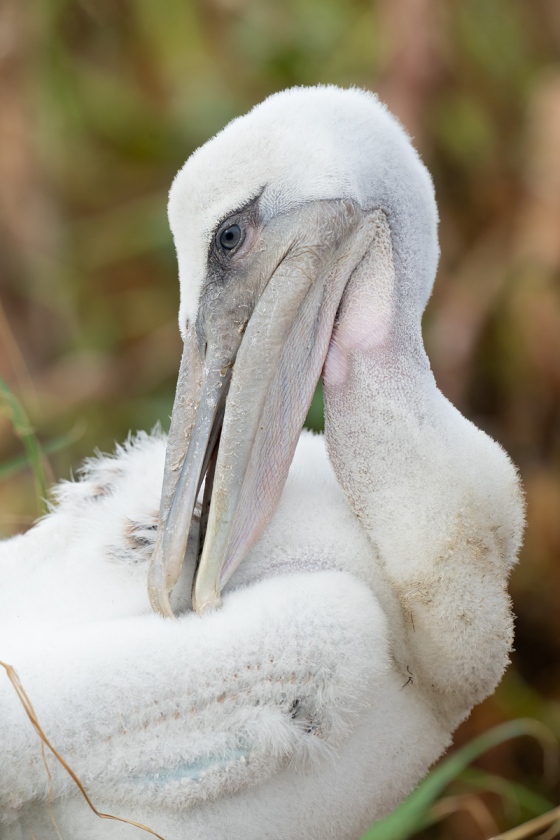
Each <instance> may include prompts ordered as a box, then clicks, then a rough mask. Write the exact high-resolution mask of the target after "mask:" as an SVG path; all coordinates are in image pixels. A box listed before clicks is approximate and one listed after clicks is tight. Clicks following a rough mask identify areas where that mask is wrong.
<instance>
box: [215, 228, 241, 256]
mask: <svg viewBox="0 0 560 840" xmlns="http://www.w3.org/2000/svg"><path fill="white" fill-rule="evenodd" d="M219 241H220V245H221V246H222V248H224V250H226V251H233V249H234V248H235V247H236V246H237V245H239V243H240V242H241V228H240V227H239V225H230V227H228V228H226V229H225V230H223V231H222V232H221V233H220V236H219Z"/></svg>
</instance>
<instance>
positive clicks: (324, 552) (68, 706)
mask: <svg viewBox="0 0 560 840" xmlns="http://www.w3.org/2000/svg"><path fill="white" fill-rule="evenodd" d="M169 219H170V224H171V228H172V231H173V235H174V238H175V243H176V248H177V254H178V261H179V273H180V285H181V306H180V316H179V322H180V329H181V332H182V336H183V339H184V347H185V349H184V355H183V360H182V364H181V370H180V374H179V382H178V387H177V396H176V400H175V405H174V409H173V417H172V423H171V432H170V437H169V443H168V446H167V457H166V458H165V455H164V452H165V447H166V442H165V439H164V437H163V436H162V435H161V434H154V435H152V436H148V435H144V434H140V435H139V436H138V437H136V438H135V439H133V440H131V441H129V442H128V443H127V444H125V445H124V446H123V447H122V448H119V449H118V450H117V453H116V455H115V456H113V457H100V458H97V459H94V460H92V461H90V462H89V463H87V464H86V467H85V470H84V472H83V475H82V477H81V479H80V480H79V481H76V482H69V483H63V484H62V485H60V486H59V487H58V490H57V491H56V492H57V496H58V504H57V507H56V509H54V510H53V512H52V513H51V514H50V515H49V516H48V517H47V518H46V519H44V520H43V521H41V522H39V523H38V524H37V525H36V526H35V527H34V528H33V529H32V530H31V531H30V532H28V533H27V534H25V535H23V536H20V537H16V538H14V539H12V540H9V541H7V542H5V543H4V544H3V545H2V546H1V550H0V659H2V660H4V661H7V662H9V663H10V664H11V665H12V666H14V668H15V669H16V670H17V672H18V674H19V676H20V678H21V681H22V683H23V685H24V687H25V689H26V690H27V693H28V695H29V697H30V699H31V701H32V702H33V704H34V707H35V711H36V713H37V716H38V718H39V721H40V723H41V725H42V727H43V729H44V731H45V733H46V734H47V735H48V737H49V738H50V740H51V742H52V743H53V745H54V746H55V747H56V748H57V749H58V751H59V752H60V753H62V755H63V756H64V758H65V759H66V760H67V761H68V763H69V764H70V766H71V767H72V768H73V769H74V771H75V772H76V773H77V775H78V776H79V777H80V779H81V780H82V782H83V784H84V786H85V788H86V789H87V791H88V792H89V794H90V796H91V798H92V799H93V801H94V803H95V804H96V805H97V807H98V808H100V809H102V810H104V811H108V812H110V813H113V814H118V815H119V816H124V817H128V818H131V819H134V820H138V821H141V822H143V823H145V824H147V825H148V826H150V827H151V828H152V829H154V830H155V831H157V832H159V834H161V835H162V836H164V837H165V838H167V840H225V838H227V839H228V840H251V838H254V839H255V840H257V838H258V840H262V838H264V837H269V838H274V840H281V838H290V840H295V839H296V838H302V840H303V838H305V840H313V838H317V840H319V838H320V840H328V838H331V840H356V838H359V837H360V835H361V833H362V832H363V831H364V830H365V829H366V828H367V826H368V825H369V824H370V823H371V822H372V821H374V820H375V819H378V818H380V817H381V816H383V815H385V814H386V813H387V812H389V811H391V810H392V809H394V808H395V806H396V805H397V804H398V803H399V802H400V801H401V799H402V798H403V797H404V796H405V795H406V794H408V793H409V791H411V790H412V788H413V787H414V785H415V784H417V782H418V781H419V780H420V779H421V778H422V777H423V776H424V775H425V773H426V772H427V770H428V768H429V767H430V765H431V764H432V763H433V762H434V761H435V760H436V759H437V757H438V756H439V755H441V753H442V751H443V750H445V748H446V747H447V746H448V744H449V743H450V738H451V733H452V732H453V731H454V729H455V728H456V727H457V725H458V724H459V723H460V721H462V720H463V719H464V718H465V716H466V715H467V714H468V713H469V710H470V709H471V708H472V706H473V705H474V704H475V703H478V702H479V701H480V700H482V699H483V698H484V697H485V696H486V695H488V694H489V693H490V692H491V691H492V690H493V689H494V687H495V686H496V684H497V682H498V680H499V679H500V677H501V674H502V672H503V670H504V668H505V666H506V664H507V662H508V652H509V650H510V646H511V641H512V617H511V612H510V603H509V599H508V595H507V592H506V583H507V577H508V572H509V570H510V568H511V566H512V564H513V563H514V562H515V557H516V553H517V550H518V546H519V542H520V537H521V530H522V521H523V510H522V501H521V495H520V489H519V485H518V480H517V476H516V472H515V469H514V467H513V466H512V464H511V462H510V461H509V459H508V457H507V455H506V454H505V453H504V452H503V451H502V449H501V448H500V447H499V446H498V445H497V444H496V443H494V442H493V441H492V440H491V439H490V438H489V437H487V436H486V435H485V434H484V433H483V432H481V431H479V430H478V429H477V428H475V426H473V425H472V424H471V423H470V422H469V421H468V420H466V419H465V418H464V417H462V416H461V414H460V413H459V412H458V411H457V410H456V409H455V408H454V407H453V406H452V405H450V403H449V402H448V401H447V400H446V399H445V398H444V397H443V396H442V394H441V393H440V392H439V391H438V389H437V387H436V385H435V382H434V379H433V376H432V373H431V371H430V366H429V362H428V359H427V357H426V354H425V351H424V348H423V343H422V337H421V329H420V321H421V315H422V311H423V309H424V307H425V304H426V301H427V299H428V297H429V294H430V290H431V287H432V282H433V279H434V274H435V271H436V264H437V259H438V243H437V211H436V204H435V200H434V194H433V187H432V182H431V179H430V177H429V175H428V173H427V171H426V169H425V168H424V166H423V165H422V163H421V162H420V159H419V157H418V155H417V154H416V152H415V151H414V149H413V148H412V145H411V143H410V141H409V139H408V137H407V136H406V134H405V132H404V131H403V130H402V128H401V127H400V126H399V124H398V123H397V122H396V120H395V119H394V118H393V117H392V116H391V115H390V114H389V113H388V111H387V110H386V109H385V108H384V106H383V105H381V104H380V103H379V101H378V100H377V99H376V98H375V97H374V96H373V95H371V94H369V93H365V92H363V91H359V90H341V89H338V88H335V87H318V88H295V89H293V90H288V91H285V92H283V93H279V94H277V95H274V96H271V97H270V98H269V99H267V100H266V101H265V102H263V103H262V104H261V105H259V106H257V107H256V108H254V109H253V110H252V111H251V112H250V113H249V114H247V115H246V116H244V117H242V118H240V119H237V120H234V121H233V122H232V123H231V124H229V125H228V126H227V127H226V128H225V129H224V130H223V131H222V132H221V133H220V134H218V135H217V136H216V137H214V138H213V139H212V140H210V141H209V142H208V143H207V144H206V145H204V146H203V147H202V148H200V149H199V150H198V151H196V152H195V153H194V154H193V155H192V156H191V158H190V159H189V160H188V161H187V163H186V164H185V166H184V168H183V169H182V170H181V171H180V172H179V174H178V175H177V177H176V179H175V181H174V183H173V186H172V188H171V193H170V200H169ZM321 371H323V380H324V391H325V414H326V432H325V437H324V438H322V437H319V436H313V435H311V434H310V433H303V435H302V436H301V437H300V430H301V427H302V424H303V421H304V418H305V414H306V411H307V408H308V405H309V403H310V400H311V396H312V394H313V390H314V388H315V384H316V382H317V380H318V378H319V376H320V375H321ZM298 438H299V443H298ZM294 450H295V456H294ZM327 453H328V454H327ZM164 460H165V466H164ZM290 464H291V466H290ZM204 475H206V482H205V485H204V488H205V489H203V491H202V495H201V498H200V499H199V501H198V502H197V496H198V495H199V491H200V488H201V486H202V479H203V477H204ZM162 484H163V492H162V493H161V488H162ZM160 493H161V509H160V513H159V530H158V531H157V536H156V528H158V524H157V523H158V513H157V511H158V507H159V500H160ZM193 511H194V514H193ZM154 542H155V548H154ZM199 545H200V546H202V548H201V549H200V551H199ZM200 552H201V554H200ZM199 555H200V558H199V560H198V566H197V569H196V573H195V566H196V564H197V558H198V557H199ZM150 558H151V560H150ZM183 561H184V562H183ZM148 567H150V568H149V571H148ZM193 576H194V587H193V602H194V607H195V612H193V611H192V610H191V609H190V606H191V600H190V598H191V596H190V592H191V583H192V580H193ZM147 579H149V580H148V589H149V597H148V591H147V587H146V581H147ZM222 597H223V605H221V608H220V602H221V598H222ZM150 601H151V603H152V605H153V606H155V607H156V609H157V610H158V611H159V612H161V613H164V614H165V615H170V614H172V610H173V611H174V612H175V614H176V615H177V616H178V618H177V619H175V620H170V619H169V618H166V617H162V616H161V615H157V614H155V613H154V612H153V611H152V610H151V607H150ZM197 613H198V614H197ZM0 676H1V674H0ZM0 752H1V755H0V809H1V814H2V816H1V819H2V823H1V824H0V825H1V827H0V833H1V836H2V837H3V838H9V840H20V838H30V837H35V838H41V840H45V838H50V837H57V836H61V837H63V838H64V840H70V838H72V840H91V838H96V840H97V838H105V837H107V838H132V837H135V838H136V837H140V836H145V835H144V834H143V833H142V832H141V830H140V829H136V828H132V827H131V826H129V825H124V824H122V823H118V822H101V821H100V820H99V819H98V818H97V817H96V816H94V815H93V814H92V813H91V812H90V811H89V810H88V809H87V807H86V806H85V804H84V802H83V799H82V797H81V795H80V794H79V792H78V791H77V789H76V787H75V785H74V783H73V782H72V780H71V779H70V778H69V776H68V775H67V774H66V772H65V771H64V770H63V769H62V768H61V767H60V765H58V763H57V762H55V761H54V760H52V757H51V760H50V761H49V766H50V772H51V775H52V783H51V782H49V778H48V776H47V773H46V771H45V767H44V763H43V759H42V756H41V748H40V742H39V739H38V737H37V734H36V732H35V731H34V730H33V728H32V727H31V726H30V724H29V721H28V720H27V718H26V716H25V713H24V711H23V709H22V707H21V704H20V702H19V700H18V698H17V697H16V695H15V692H14V691H13V687H12V685H11V684H10V682H9V681H8V679H1V680H0ZM51 784H52V788H51ZM49 797H50V804H49ZM53 819H54V821H55V822H56V826H57V828H56V830H55V828H54V825H53ZM56 831H58V832H60V834H59V835H57V834H56Z"/></svg>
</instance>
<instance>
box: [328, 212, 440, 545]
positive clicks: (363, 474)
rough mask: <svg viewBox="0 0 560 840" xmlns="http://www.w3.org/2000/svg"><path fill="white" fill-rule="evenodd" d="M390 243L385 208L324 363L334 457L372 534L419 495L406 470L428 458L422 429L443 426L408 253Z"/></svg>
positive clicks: (347, 294) (350, 287) (348, 293)
mask: <svg viewBox="0 0 560 840" xmlns="http://www.w3.org/2000/svg"><path fill="white" fill-rule="evenodd" d="M393 241H394V240H393V238H392V235H391V231H390V228H389V225H388V222H387V218H386V216H385V214H383V213H380V217H379V227H378V231H377V236H376V238H375V241H374V245H373V246H372V248H371V250H370V252H369V253H368V255H367V257H366V258H365V259H364V261H363V262H362V263H361V265H360V266H359V268H358V270H356V271H355V272H354V274H353V275H352V278H351V279H350V282H349V284H348V287H347V289H346V291H345V295H344V298H343V301H342V303H341V306H340V310H339V313H338V316H337V321H336V324H335V330H334V333H333V338H332V340H331V346H330V348H329V352H328V355H327V360H326V362H325V367H324V371H323V382H324V395H325V436H326V441H327V448H328V452H329V456H330V459H331V462H332V464H333V467H334V470H335V473H336V475H337V478H338V480H339V482H340V484H341V486H342V488H343V490H344V492H345V493H346V496H347V498H348V501H349V503H350V505H351V507H352V509H353V510H354V513H355V514H356V516H358V517H359V519H360V520H361V521H362V524H363V526H364V528H365V529H366V531H367V532H368V534H369V535H370V537H372V538H374V539H375V538H377V535H378V533H379V529H380V527H382V526H383V522H382V521H381V519H382V518H383V517H384V516H394V511H395V506H407V505H410V504H411V503H412V502H413V501H414V499H413V496H414V489H413V486H412V483H411V480H410V478H411V475H412V473H413V472H415V470H416V469H417V464H416V463H415V464H411V463H410V460H411V458H412V459H415V461H417V459H418V458H421V457H422V456H423V453H424V451H425V448H426V447H423V442H422V438H423V435H424V434H425V430H426V428H428V427H429V428H430V429H432V430H433V429H434V428H437V426H438V424H439V419H438V413H441V408H442V407H441V400H442V399H443V398H442V397H441V394H440V393H439V391H438V390H437V388H436V386H435V382H434V379H433V375H432V372H431V369H430V364H429V361H428V358H427V356H426V352H425V350H424V345H423V342H422V334H421V325H420V317H419V311H418V304H417V301H416V300H415V299H414V296H413V295H411V293H410V289H414V284H413V278H411V277H410V273H409V270H408V269H409V266H410V264H411V261H410V260H408V261H407V260H406V259H405V260H403V259H402V258H401V257H400V256H399V254H398V253H396V251H395V248H394V247H393ZM426 446H427V444H426ZM389 497H390V499H391V500H392V503H390V504H387V499H388V498H389ZM380 502H382V503H380Z"/></svg>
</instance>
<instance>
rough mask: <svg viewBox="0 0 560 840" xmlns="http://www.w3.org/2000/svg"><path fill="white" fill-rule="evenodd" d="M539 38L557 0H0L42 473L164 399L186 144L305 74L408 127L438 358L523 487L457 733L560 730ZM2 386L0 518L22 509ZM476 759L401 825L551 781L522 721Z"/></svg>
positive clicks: (17, 259)
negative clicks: (428, 187) (479, 671)
mask: <svg viewBox="0 0 560 840" xmlns="http://www.w3.org/2000/svg"><path fill="white" fill-rule="evenodd" d="M559 58H560V3H559V2H558V0H448V2H445V0H286V1H285V2H275V0H164V2H155V0H26V1H25V2H22V0H0V377H1V379H2V380H3V382H4V383H5V385H7V386H8V387H9V388H10V389H11V393H12V394H13V395H15V396H16V397H17V398H18V399H19V401H20V403H21V404H22V405H23V406H24V407H25V410H26V412H27V414H28V416H29V418H30V421H31V424H32V425H33V427H34V428H35V430H36V433H37V435H38V437H39V439H40V441H41V443H42V444H43V446H44V448H45V451H46V452H47V454H48V462H47V463H46V469H47V471H48V478H49V480H50V479H56V478H59V477H68V475H69V472H70V470H71V468H72V467H74V466H76V465H77V464H78V463H79V462H80V460H81V459H82V458H83V457H84V456H87V455H89V454H91V452H92V450H93V449H94V448H95V447H96V446H97V447H99V448H101V449H102V450H110V449H111V448H112V446H113V442H114V441H115V440H121V439H123V438H124V437H126V435H127V434H128V431H129V430H131V429H132V430H134V429H137V428H146V429H149V428H150V427H152V426H153V425H154V424H155V423H156V421H158V420H159V421H161V422H162V423H163V425H164V426H165V425H166V424H167V423H168V417H169V414H170V410H171V404H172V398H173V391H174V383H175V377H176V373H177V369H178V362H179V355H180V342H179V336H178V332H177V327H176V312H177V306H178V287H177V279H176V265H175V255H174V250H173V244H172V241H171V237H170V234H169V231H168V228H167V223H166V210H165V208H166V196H167V190H168V187H169V185H170V182H171V180H172V178H173V176H174V174H175V172H176V171H177V169H178V168H179V167H180V166H181V164H182V163H183V161H184V160H185V158H186V157H187V156H188V155H189V154H190V152H191V151H192V150H193V149H194V148H196V147H197V146H198V145H199V144H200V143H202V142H203V141H205V140H206V139H207V138H208V137H209V136H211V135H212V134H213V133H215V132H216V131H217V130H218V129H220V128H221V127H222V126H223V125H224V123H225V122H227V121H228V120H229V119H230V118H231V117H234V116H236V115H238V114H241V113H243V112H245V111H246V110H247V109H249V108H250V107H251V106H252V105H253V104H255V103H256V102H258V101H260V100H261V99H263V98H264V97H265V96H267V95H268V94H269V93H271V92H273V91H276V90H279V89H281V88H284V87H287V86H290V85H294V84H316V83H319V82H320V83H337V84H340V85H360V86H363V87H366V88H370V89H372V90H375V91H377V92H378V93H379V95H380V97H381V98H382V99H383V100H384V101H386V102H387V103H388V105H389V106H390V108H391V109H392V110H393V112H394V113H396V114H397V115H398V117H399V118H400V119H401V121H402V122H403V124H404V125H405V126H406V128H407V129H408V130H409V132H410V133H411V134H412V136H413V138H414V142H415V144H416V146H417V147H418V148H419V150H420V151H421V153H422V156H423V158H424V160H425V162H426V163H427V165H428V167H429V169H430V170H431V172H432V173H433V176H434V180H435V185H436V192H437V197H438V201H439V207H440V213H441V246H442V258H441V265H440V269H439V274H438V279H437V283H436V287H435V291H434V294H433V297H432V300H431V302H430V305H429V308H428V312H427V314H426V318H425V338H426V345H427V348H428V352H429V355H430V358H431V360H432V364H433V368H434V371H435V375H436V378H437V381H438V383H439V385H440V387H441V389H442V390H443V392H444V393H445V394H446V395H447V396H448V397H449V398H450V399H451V400H452V401H453V402H454V403H455V404H456V405H457V406H458V407H459V408H460V410H461V411H462V412H463V413H464V414H466V415H467V416H468V417H470V418H471V419H472V420H473V421H474V422H475V423H477V424H478V425H479V426H481V427H482V428H483V429H485V430H486V431H488V432H489V433H490V434H491V435H492V436H493V437H494V438H496V439H497V440H498V441H500V443H501V444H502V445H503V446H504V447H505V448H506V449H507V451H508V452H509V453H510V454H511V456H512V457H513V459H514V461H515V462H516V463H517V465H518V466H519V469H520V471H521V474H522V477H523V482H524V485H525V490H526V494H527V516H528V528H527V533H526V539H525V546H524V549H523V553H522V557H521V563H520V564H519V567H518V568H517V570H516V571H515V573H514V575H513V580H512V587H511V591H512V597H513V601H514V605H515V612H516V613H517V616H518V620H517V635H516V652H515V655H514V662H513V666H512V667H511V668H510V670H509V672H508V673H507V675H506V678H505V679H504V681H503V683H502V685H501V686H500V688H499V689H498V691H497V693H496V694H495V695H494V696H493V697H492V698H490V699H489V700H487V701H486V702H485V703H483V704H482V705H481V706H479V707H478V708H477V709H476V710H475V711H474V713H473V714H472V716H471V717H470V719H469V720H468V721H467V722H466V723H465V724H464V725H463V727H462V728H461V729H460V730H459V732H458V734H457V738H456V744H457V745H461V744H464V743H467V742H469V741H470V740H471V739H472V738H473V737H474V736H475V735H476V734H477V733H480V732H483V731H486V730H488V729H489V728H490V727H492V726H493V725H495V724H497V723H499V722H502V721H507V720H511V719H514V718H517V717H520V716H530V717H533V718H536V719H537V720H539V721H541V722H542V723H544V724H545V725H546V726H547V727H548V728H549V730H550V731H551V732H552V733H553V734H554V735H555V737H556V738H558V737H559V736H560V703H559V696H560V695H559V691H560V64H559ZM4 394H5V399H4V404H3V406H4V411H3V412H2V411H0V532H1V534H2V535H3V536H8V535H10V534H12V533H15V532H16V531H19V530H21V529H24V528H26V527H28V526H29V525H30V524H31V522H32V521H33V519H34V517H35V516H36V515H37V512H38V511H37V504H36V497H35V492H34V487H33V474H32V471H31V470H30V469H29V468H27V467H25V455H24V451H23V446H22V440H21V438H22V437H23V438H24V440H25V434H23V433H22V429H21V423H20V426H19V427H17V426H16V428H14V423H13V420H14V416H13V404H12V410H10V408H9V404H8V401H7V395H8V391H7V390H4ZM309 422H310V423H311V425H313V426H315V427H319V426H320V424H321V409H320V395H318V397H317V400H316V401H315V403H314V406H313V409H312V412H311V414H310V420H309ZM18 428H19V435H18ZM22 458H23V460H22ZM553 757H554V756H553ZM477 768H478V769H471V770H469V771H468V772H466V773H463V774H462V775H461V776H459V777H458V779H457V780H456V781H455V782H454V783H453V784H452V785H451V787H449V788H448V789H446V791H445V793H444V796H443V798H442V799H441V800H440V801H439V802H438V804H437V805H436V806H435V809H432V812H431V814H432V818H433V819H434V820H436V822H435V823H434V825H433V826H432V827H431V828H429V829H426V830H424V832H423V833H422V835H421V836H422V837H424V838H428V837H430V838H441V840H447V838H454V840H477V839H478V838H482V837H489V836H491V835H492V834H494V833H497V831H498V829H502V830H503V829H504V828H506V827H508V826H511V825H514V824H516V823H518V822H521V821H523V819H527V818H528V817H529V816H531V815H532V814H534V813H538V812H539V811H542V810H546V808H547V807H552V805H553V804H555V803H556V804H557V803H558V802H560V798H559V796H560V789H559V785H558V776H557V774H556V773H555V772H554V771H550V770H549V772H547V773H545V772H544V771H543V758H542V751H541V748H540V747H539V745H538V744H537V743H536V742H535V741H534V740H531V739H530V738H521V739H516V740H511V741H508V742H507V743H505V744H503V745H502V746H501V747H498V748H495V749H493V750H492V751H490V752H488V753H487V754H486V755H485V756H484V757H483V758H482V759H481V760H480V761H479V762H478V764H477ZM407 836H408V835H407ZM419 836H420V835H419ZM543 836H544V835H543ZM546 836H547V837H553V836H557V835H556V834H554V833H550V832H549V833H548V834H547V835H546Z"/></svg>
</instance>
